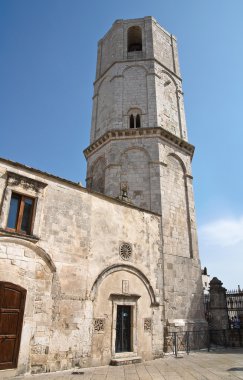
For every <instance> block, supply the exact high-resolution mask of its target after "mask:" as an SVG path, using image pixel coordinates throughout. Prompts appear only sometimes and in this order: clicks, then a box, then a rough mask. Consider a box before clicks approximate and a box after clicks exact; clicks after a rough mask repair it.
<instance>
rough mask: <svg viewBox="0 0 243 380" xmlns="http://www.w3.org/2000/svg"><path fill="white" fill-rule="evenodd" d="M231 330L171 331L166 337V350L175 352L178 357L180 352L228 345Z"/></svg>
mask: <svg viewBox="0 0 243 380" xmlns="http://www.w3.org/2000/svg"><path fill="white" fill-rule="evenodd" d="M228 343H229V330H200V331H183V332H171V333H168V334H167V336H166V337H165V352H167V353H173V354H174V355H175V356H176V357H177V356H178V353H179V352H186V353H187V354H189V353H190V351H200V350H208V351H210V349H212V348H213V347H214V348H215V347H225V348H226V347H228Z"/></svg>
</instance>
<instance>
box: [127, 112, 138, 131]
mask: <svg viewBox="0 0 243 380" xmlns="http://www.w3.org/2000/svg"><path fill="white" fill-rule="evenodd" d="M128 117H129V119H128V120H129V128H141V111H140V110H139V109H132V110H130V111H129V113H128Z"/></svg>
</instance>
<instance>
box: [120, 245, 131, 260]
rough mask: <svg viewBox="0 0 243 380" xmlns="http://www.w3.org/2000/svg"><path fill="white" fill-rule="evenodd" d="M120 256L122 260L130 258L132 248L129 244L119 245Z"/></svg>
mask: <svg viewBox="0 0 243 380" xmlns="http://www.w3.org/2000/svg"><path fill="white" fill-rule="evenodd" d="M120 256H121V258H122V259H123V260H129V259H130V258H131V256H132V246H131V244H129V243H122V244H121V245H120Z"/></svg>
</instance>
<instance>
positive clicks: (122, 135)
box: [84, 127, 195, 158]
mask: <svg viewBox="0 0 243 380" xmlns="http://www.w3.org/2000/svg"><path fill="white" fill-rule="evenodd" d="M144 137H150V138H151V137H158V138H160V139H161V140H164V141H167V142H169V143H171V144H173V145H174V146H177V147H179V148H180V149H182V150H183V151H185V152H186V153H187V154H189V155H190V156H191V158H192V157H193V153H194V149H195V148H194V146H193V145H191V144H189V143H188V142H187V141H185V140H183V139H181V138H180V137H177V136H175V135H174V134H172V133H170V132H169V131H167V130H165V129H164V128H159V127H154V128H137V129H114V130H111V131H108V132H106V133H105V134H104V135H102V136H101V137H100V138H99V139H98V140H96V141H95V142H94V143H92V144H91V145H90V146H88V148H86V149H85V150H84V155H85V158H88V157H89V156H90V155H91V154H92V153H94V152H95V151H96V150H98V149H99V148H101V147H102V146H103V145H105V144H107V143H108V142H109V141H112V140H125V139H130V138H144Z"/></svg>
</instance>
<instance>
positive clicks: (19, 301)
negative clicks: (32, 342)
mask: <svg viewBox="0 0 243 380" xmlns="http://www.w3.org/2000/svg"><path fill="white" fill-rule="evenodd" d="M25 296H26V290H25V289H23V288H21V287H20V286H17V285H14V284H11V283H9V282H2V281H0V370H1V369H9V368H16V367H17V362H18V356H19V346H20V338H21V332H22V323H23V316H24V306H25Z"/></svg>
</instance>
